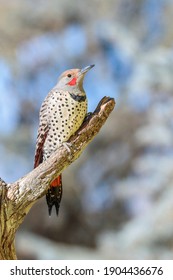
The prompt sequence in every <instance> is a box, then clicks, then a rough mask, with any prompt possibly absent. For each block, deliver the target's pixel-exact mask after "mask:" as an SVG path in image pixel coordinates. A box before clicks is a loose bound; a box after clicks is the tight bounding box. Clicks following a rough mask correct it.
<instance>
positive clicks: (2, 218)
mask: <svg viewBox="0 0 173 280" xmlns="http://www.w3.org/2000/svg"><path fill="white" fill-rule="evenodd" d="M114 106H115V101H114V99H113V98H109V97H103V98H102V100H101V101H100V102H99V104H98V106H97V108H96V110H95V111H94V113H91V114H89V115H88V116H87V118H86V119H85V121H84V122H83V124H82V126H81V127H80V129H79V130H78V131H77V132H76V133H75V134H74V135H73V136H72V137H71V138H70V139H69V141H68V143H70V144H71V147H70V153H69V151H68V150H67V148H66V147H65V146H64V145H62V146H61V147H60V148H58V149H57V150H56V152H55V153H54V154H53V155H52V156H51V157H50V158H49V159H48V160H46V161H45V162H43V163H42V164H40V165H39V166H38V167H37V168H35V169H34V170H32V171H31V172H30V173H28V174H26V175H25V176H24V177H22V178H20V179H19V180H17V181H16V182H14V183H11V184H6V183H5V182H4V181H3V180H2V179H1V178H0V259H2V260H13V259H17V256H16V251H15V246H14V240H15V233H16V230H17V229H18V227H19V225H20V224H21V223H22V222H23V220H24V217H25V216H26V214H27V213H28V211H29V210H30V208H31V207H32V205H33V204H34V203H35V202H36V201H37V200H38V199H39V198H40V197H42V196H43V195H45V193H46V191H47V189H48V187H49V184H50V182H52V180H53V179H54V178H56V177H57V175H59V174H60V173H62V171H63V170H64V169H65V168H67V167H68V166H69V165H70V164H71V163H72V162H73V161H74V160H76V159H77V158H78V157H79V156H80V154H81V153H82V151H83V150H84V149H85V148H86V146H87V145H88V144H89V143H90V142H91V141H92V140H93V138H94V137H95V136H96V134H97V133H98V132H99V130H100V128H101V127H102V126H103V124H104V123H105V121H106V119H107V118H108V116H109V114H110V113H111V112H112V110H113V108H114Z"/></svg>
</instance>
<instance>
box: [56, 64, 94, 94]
mask: <svg viewBox="0 0 173 280" xmlns="http://www.w3.org/2000/svg"><path fill="white" fill-rule="evenodd" d="M93 67H94V64H93V65H89V66H86V67H84V68H82V69H70V70H67V71H65V72H63V73H62V74H61V76H60V77H59V79H58V83H57V85H56V86H57V87H59V88H61V89H64V90H70V91H73V90H75V89H79V90H81V91H83V79H84V76H85V74H86V73H87V72H88V71H89V70H90V69H91V68H93Z"/></svg>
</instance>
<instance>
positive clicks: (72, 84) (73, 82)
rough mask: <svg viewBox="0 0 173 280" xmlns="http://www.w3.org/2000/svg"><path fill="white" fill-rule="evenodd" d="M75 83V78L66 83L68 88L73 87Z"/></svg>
mask: <svg viewBox="0 0 173 280" xmlns="http://www.w3.org/2000/svg"><path fill="white" fill-rule="evenodd" d="M76 81H77V78H73V79H72V80H71V81H70V82H69V83H68V85H69V86H75V84H76Z"/></svg>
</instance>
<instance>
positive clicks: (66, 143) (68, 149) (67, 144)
mask: <svg viewBox="0 0 173 280" xmlns="http://www.w3.org/2000/svg"><path fill="white" fill-rule="evenodd" d="M62 144H63V146H64V147H65V148H66V150H67V151H68V152H69V153H71V150H70V148H71V146H72V144H71V143H68V142H63V143H62Z"/></svg>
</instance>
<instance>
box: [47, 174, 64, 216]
mask: <svg viewBox="0 0 173 280" xmlns="http://www.w3.org/2000/svg"><path fill="white" fill-rule="evenodd" d="M61 198H62V175H59V176H58V177H57V178H56V179H55V180H54V181H53V182H52V183H51V184H50V188H49V189H48V191H47V194H46V201H47V205H48V211H49V216H51V213H52V207H53V206H54V205H55V209H56V214H57V216H58V213H59V207H60V203H61Z"/></svg>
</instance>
